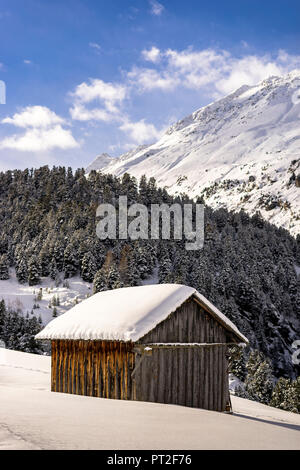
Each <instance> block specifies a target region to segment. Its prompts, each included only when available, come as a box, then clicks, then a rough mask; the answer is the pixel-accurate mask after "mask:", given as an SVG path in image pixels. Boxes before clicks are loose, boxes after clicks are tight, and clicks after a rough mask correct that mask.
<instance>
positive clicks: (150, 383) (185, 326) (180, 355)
mask: <svg viewBox="0 0 300 470" xmlns="http://www.w3.org/2000/svg"><path fill="white" fill-rule="evenodd" d="M230 340H231V335H230V334H229V333H228V332H227V330H225V329H224V327H223V326H222V325H221V324H220V323H219V322H217V321H216V320H215V319H214V318H213V317H212V316H211V315H210V314H209V313H208V312H206V311H205V310H204V308H202V307H201V306H200V305H199V304H198V303H197V302H196V301H195V300H194V299H193V298H191V299H190V300H188V301H187V302H185V303H184V304H183V305H182V306H181V307H179V308H178V309H177V310H176V311H175V312H174V313H172V314H171V315H169V317H168V318H166V319H165V320H164V321H162V322H161V323H160V324H158V325H157V326H156V327H155V328H154V329H153V330H151V331H150V332H148V333H147V334H146V335H145V336H144V337H143V338H141V339H140V340H139V341H138V343H141V344H151V343H226V342H229V341H230ZM226 353H227V346H224V345H218V346H207V347H195V348H178V349H177V348H174V349H153V350H152V356H144V357H143V358H142V359H141V365H140V367H139V368H138V371H137V373H136V374H135V382H136V398H137V400H141V401H154V402H159V403H174V404H178V405H186V406H192V407H197V408H204V409H209V410H216V411H225V409H226V405H227V403H228V399H229V384H228V361H227V358H226ZM137 357H139V356H137Z"/></svg>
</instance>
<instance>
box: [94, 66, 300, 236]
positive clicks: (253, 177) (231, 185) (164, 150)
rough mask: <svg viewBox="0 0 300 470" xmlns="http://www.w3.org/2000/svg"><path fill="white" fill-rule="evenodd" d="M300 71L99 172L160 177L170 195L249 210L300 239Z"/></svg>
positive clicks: (97, 165)
mask: <svg viewBox="0 0 300 470" xmlns="http://www.w3.org/2000/svg"><path fill="white" fill-rule="evenodd" d="M299 129H300V71H299V70H298V71H294V72H291V73H290V74H288V75H286V76H284V77H270V78H268V79H266V80H264V81H262V82H261V83H259V84H258V85H257V86H247V85H245V86H242V87H241V88H239V89H238V90H236V91H235V92H234V93H231V94H230V95H228V96H226V97H225V98H222V99H220V100H218V101H216V102H214V103H212V104H210V105H208V106H205V107H204V108H201V109H199V110H197V111H195V112H194V113H193V114H191V115H190V116H188V117H186V118H184V119H182V120H181V121H179V122H177V123H176V124H174V125H173V126H171V127H170V128H169V129H168V130H167V131H166V132H165V134H164V135H163V136H162V137H161V139H160V140H159V141H158V142H156V143H154V144H153V145H149V146H146V147H145V146H142V147H138V148H137V149H135V150H132V151H131V152H128V153H126V154H124V155H122V156H120V157H119V158H117V159H111V160H110V161H109V163H108V164H107V163H106V161H103V158H102V156H100V157H99V159H98V160H97V159H96V160H95V161H94V162H93V164H92V167H91V166H90V167H88V169H87V171H90V169H91V168H93V169H101V171H102V172H104V173H111V174H114V175H116V176H120V175H123V174H124V173H125V172H129V173H130V174H131V175H133V176H135V177H137V178H140V177H141V176H142V175H143V174H146V175H147V177H151V176H153V177H155V178H156V180H157V182H158V184H159V185H160V186H165V187H166V188H167V189H168V191H169V192H170V193H171V194H178V193H181V192H185V193H187V194H188V195H189V196H190V197H196V196H203V197H204V199H205V202H206V203H207V204H208V205H210V206H211V207H214V208H220V207H226V208H227V209H229V210H240V209H241V208H243V209H244V210H245V211H247V212H248V213H250V214H253V213H255V212H256V211H257V210H260V211H261V213H262V215H263V217H264V218H265V219H266V220H268V221H270V222H272V223H274V224H275V225H277V226H281V227H284V228H286V229H288V230H289V231H290V232H291V233H292V234H293V235H296V234H298V233H300V212H299V207H300V134H299Z"/></svg>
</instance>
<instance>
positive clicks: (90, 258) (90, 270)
mask: <svg viewBox="0 0 300 470" xmlns="http://www.w3.org/2000/svg"><path fill="white" fill-rule="evenodd" d="M96 272H97V268H96V261H95V257H94V255H93V254H92V253H91V252H90V251H88V252H87V253H86V254H85V255H84V256H83V258H82V263H81V277H82V279H83V280H84V281H86V282H93V280H94V277H95V274H96Z"/></svg>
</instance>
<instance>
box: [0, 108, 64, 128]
mask: <svg viewBox="0 0 300 470" xmlns="http://www.w3.org/2000/svg"><path fill="white" fill-rule="evenodd" d="M1 122H2V123H4V124H12V125H13V126H17V127H49V126H52V125H54V124H63V123H64V119H62V118H61V117H60V116H58V115H57V114H55V112H54V111H51V110H50V109H49V108H47V107H46V106H27V107H26V108H24V109H23V110H22V111H21V112H20V113H15V114H14V115H13V117H12V118H10V117H7V118H4V119H2V121H1Z"/></svg>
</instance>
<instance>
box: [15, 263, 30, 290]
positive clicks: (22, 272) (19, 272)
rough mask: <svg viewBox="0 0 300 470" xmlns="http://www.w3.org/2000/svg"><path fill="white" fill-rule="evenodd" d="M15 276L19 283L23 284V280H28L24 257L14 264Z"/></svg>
mask: <svg viewBox="0 0 300 470" xmlns="http://www.w3.org/2000/svg"><path fill="white" fill-rule="evenodd" d="M16 276H17V280H18V282H20V283H21V284H25V282H27V281H28V271H27V263H26V260H25V258H22V259H21V260H20V262H19V263H18V265H17V266H16Z"/></svg>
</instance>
